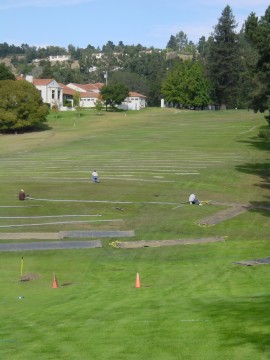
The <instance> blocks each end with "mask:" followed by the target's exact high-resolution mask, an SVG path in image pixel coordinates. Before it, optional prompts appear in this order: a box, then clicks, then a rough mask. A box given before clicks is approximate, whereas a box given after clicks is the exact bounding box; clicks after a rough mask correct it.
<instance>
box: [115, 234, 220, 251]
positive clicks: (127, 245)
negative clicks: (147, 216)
mask: <svg viewBox="0 0 270 360" xmlns="http://www.w3.org/2000/svg"><path fill="white" fill-rule="evenodd" d="M222 241H225V237H224V236H222V237H209V238H199V239H175V240H149V241H144V240H139V241H127V242H121V241H114V242H111V243H110V245H111V246H113V247H116V248H121V249H138V248H146V247H161V246H175V245H188V244H203V243H214V242H222Z"/></svg>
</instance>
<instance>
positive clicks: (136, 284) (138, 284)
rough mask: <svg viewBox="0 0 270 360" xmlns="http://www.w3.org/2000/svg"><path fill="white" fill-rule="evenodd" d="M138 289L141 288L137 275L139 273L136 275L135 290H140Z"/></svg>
mask: <svg viewBox="0 0 270 360" xmlns="http://www.w3.org/2000/svg"><path fill="white" fill-rule="evenodd" d="M140 287H141V281H140V275H139V273H137V275H136V283H135V288H140Z"/></svg>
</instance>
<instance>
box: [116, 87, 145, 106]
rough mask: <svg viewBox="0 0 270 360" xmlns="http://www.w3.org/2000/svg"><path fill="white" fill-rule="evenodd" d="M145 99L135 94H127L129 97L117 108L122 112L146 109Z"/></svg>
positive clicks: (132, 92)
mask: <svg viewBox="0 0 270 360" xmlns="http://www.w3.org/2000/svg"><path fill="white" fill-rule="evenodd" d="M146 99H147V97H146V96H144V95H142V94H139V93H137V92H134V91H131V92H129V96H128V97H127V98H126V99H125V100H124V101H123V102H122V104H121V105H119V106H118V108H119V109H122V110H141V109H144V108H145V107H146Z"/></svg>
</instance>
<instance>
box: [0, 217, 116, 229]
mask: <svg viewBox="0 0 270 360" xmlns="http://www.w3.org/2000/svg"><path fill="white" fill-rule="evenodd" d="M120 221H123V219H112V220H86V221H56V222H48V223H38V224H13V225H0V228H12V227H27V226H29V227H30V226H43V225H63V224H87V223H96V222H120Z"/></svg>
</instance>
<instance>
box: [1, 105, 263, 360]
mask: <svg viewBox="0 0 270 360" xmlns="http://www.w3.org/2000/svg"><path fill="white" fill-rule="evenodd" d="M262 125H265V120H264V118H263V115H261V114H254V113H253V112H251V111H250V112H248V111H241V110H235V111H203V112H194V111H179V110H176V109H150V108H149V109H145V110H143V111H133V112H127V113H125V112H119V113H104V114H103V115H102V116H98V115H97V114H96V112H92V111H88V112H87V111H85V112H83V113H82V116H81V117H80V118H79V117H77V115H76V113H73V112H67V113H61V114H60V116H59V117H58V118H56V117H55V116H53V114H52V115H50V117H49V121H48V126H49V128H48V130H45V131H41V132H37V133H28V134H18V135H5V136H4V135H2V136H1V135H0V153H1V156H0V168H1V172H0V189H1V190H0V191H1V202H0V235H1V234H2V233H9V234H12V236H13V237H14V239H12V240H4V239H2V240H1V239H0V245H1V244H6V243H8V242H11V243H16V242H33V241H35V242H37V241H42V240H40V239H35V238H34V236H32V237H31V238H30V237H29V239H24V240H22V239H17V240H16V237H18V235H19V234H21V233H45V234H48V235H47V236H48V237H49V234H50V233H58V232H61V231H94V230H104V231H105V230H106V231H114V230H115V231H116V230H117V231H118V230H119V231H124V230H125V231H129V230H134V232H135V236H133V237H126V238H109V237H108V238H100V240H101V242H102V245H103V247H102V248H94V249H77V250H75V249H73V250H72V249H69V250H46V251H39V250H38V251H17V252H0V270H1V277H0V286H1V287H0V289H1V295H0V304H1V307H0V318H1V330H0V358H1V359H5V360H36V359H38V360H56V359H57V360H66V359H71V360H81V359H83V360H88V359H91V360H92V359H93V360H216V359H218V360H239V359H243V360H266V359H269V358H270V341H269V338H270V327H269V322H270V315H269V302H270V290H269V289H270V280H269V279H270V265H257V266H241V265H238V264H235V263H236V262H240V261H245V260H252V259H260V258H267V257H270V247H269V241H270V240H269V225H270V221H269V216H270V192H269V190H270V183H269V175H270V152H269V150H270V145H269V144H265V143H264V142H262V141H261V140H259V139H258V137H257V134H258V131H259V128H260V126H262ZM94 169H96V170H97V171H98V173H99V175H100V180H101V182H100V183H99V184H94V183H92V181H91V173H92V171H93V170H94ZM21 188H23V189H24V190H25V192H26V193H27V194H29V195H30V197H31V198H32V200H26V201H19V200H18V192H19V190H20V189H21ZM192 192H194V193H195V194H197V196H198V198H199V199H200V200H205V201H210V205H204V206H190V205H189V204H187V203H186V202H187V200H188V196H189V194H190V193H192ZM211 202H212V204H211ZM232 204H242V205H249V206H250V207H249V209H247V211H245V212H243V213H241V214H239V215H238V216H235V217H233V218H231V219H227V220H224V221H221V222H219V223H217V224H216V225H214V226H199V225H197V223H198V222H200V220H202V219H205V218H208V217H210V216H211V215H215V214H217V213H218V212H220V211H222V210H226V209H229V208H230V207H231V206H232ZM2 235H3V234H2ZM210 237H225V241H223V242H217V243H201V244H190V245H176V246H164V247H145V248H135V249H124V248H116V247H114V246H112V245H111V243H112V242H115V241H122V242H128V241H140V240H144V241H151V240H176V239H193V238H196V239H198V238H210ZM70 240H74V241H78V240H80V241H82V240H91V239H81V238H74V239H66V238H65V239H59V241H61V242H65V241H70ZM92 240H97V238H94V239H92ZM46 241H49V240H46ZM39 245H40V244H39ZM22 257H23V262H22ZM137 272H138V273H139V275H140V280H141V288H139V289H137V288H135V280H136V274H137ZM21 273H22V274H23V275H27V276H29V277H31V280H30V281H25V282H20V281H19V279H20V275H21ZM54 274H56V277H57V280H58V284H59V288H57V289H53V288H52V281H53V276H54ZM20 297H21V298H20Z"/></svg>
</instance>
